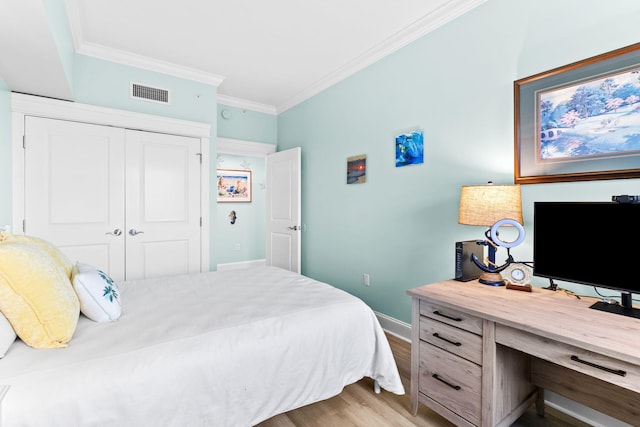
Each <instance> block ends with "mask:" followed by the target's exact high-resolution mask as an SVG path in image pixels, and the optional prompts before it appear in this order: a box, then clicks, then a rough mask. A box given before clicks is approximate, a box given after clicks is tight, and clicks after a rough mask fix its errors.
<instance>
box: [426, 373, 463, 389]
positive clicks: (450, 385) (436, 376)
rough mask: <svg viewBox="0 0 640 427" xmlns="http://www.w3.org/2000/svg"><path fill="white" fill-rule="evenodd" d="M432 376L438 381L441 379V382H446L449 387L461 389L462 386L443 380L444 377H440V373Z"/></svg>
mask: <svg viewBox="0 0 640 427" xmlns="http://www.w3.org/2000/svg"><path fill="white" fill-rule="evenodd" d="M431 376H432V377H433V378H435V379H437V380H438V381H440V382H441V383H444V384H446V385H448V386H449V387H451V388H452V389H454V390H460V386H459V385H453V384H451V383H450V382H449V381H446V380H443V379H442V378H440V376H439V375H438V374H433V375H431Z"/></svg>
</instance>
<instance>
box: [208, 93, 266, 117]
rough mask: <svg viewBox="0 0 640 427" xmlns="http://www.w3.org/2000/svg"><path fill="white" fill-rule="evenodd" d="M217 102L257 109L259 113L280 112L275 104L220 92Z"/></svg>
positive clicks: (252, 109)
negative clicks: (262, 102)
mask: <svg viewBox="0 0 640 427" xmlns="http://www.w3.org/2000/svg"><path fill="white" fill-rule="evenodd" d="M217 103H218V104H224V105H228V106H229V107H237V108H243V109H246V110H251V111H257V112H259V113H266V114H272V115H274V116H275V115H277V114H278V110H276V107H274V106H273V105H268V104H261V103H259V102H253V101H249V100H246V99H241V98H234V97H233V96H227V95H222V94H218V99H217Z"/></svg>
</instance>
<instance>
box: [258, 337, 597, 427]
mask: <svg viewBox="0 0 640 427" xmlns="http://www.w3.org/2000/svg"><path fill="white" fill-rule="evenodd" d="M387 338H388V339H389V343H390V344H391V349H392V351H393V354H394V356H395V359H396V364H397V365H398V371H399V372H400V376H401V377H402V383H403V385H404V387H405V390H406V394H405V395H403V396H398V395H395V394H393V393H389V392H387V391H386V390H382V391H381V392H380V394H375V393H374V392H373V380H371V379H370V378H364V379H362V380H360V381H358V382H357V383H355V384H351V385H349V386H347V387H345V389H344V390H343V391H342V393H340V394H339V395H338V396H335V397H333V398H331V399H328V400H324V401H322V402H318V403H314V404H312V405H308V406H304V407H302V408H299V409H296V410H293V411H289V412H287V413H284V414H281V415H277V416H275V417H273V418H270V419H268V420H266V421H264V422H262V423H260V424H258V426H259V427H378V426H379V427H389V426H393V427H403V426H419V427H446V426H453V424H451V423H449V422H448V421H447V420H445V419H444V418H442V417H440V416H439V415H438V414H436V413H435V412H433V411H431V410H430V409H428V408H426V407H425V406H424V405H420V409H419V411H418V415H417V416H415V417H414V416H412V415H411V412H410V409H409V408H410V403H409V382H410V378H411V345H410V344H409V343H408V342H406V341H404V340H402V339H399V338H397V337H395V336H392V335H387ZM546 413H547V415H546V417H545V418H541V417H538V416H537V415H536V414H535V411H534V409H533V408H530V410H529V411H528V412H527V413H525V414H524V415H522V417H520V419H518V421H517V422H516V423H514V424H513V425H512V427H550V426H558V427H569V426H572V427H576V426H579V427H588V425H587V424H584V423H581V422H579V421H577V420H574V419H572V418H569V417H568V416H566V415H564V414H562V413H560V412H557V411H554V410H553V409H552V408H546Z"/></svg>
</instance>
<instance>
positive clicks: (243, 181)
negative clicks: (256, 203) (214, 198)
mask: <svg viewBox="0 0 640 427" xmlns="http://www.w3.org/2000/svg"><path fill="white" fill-rule="evenodd" d="M216 175H217V181H218V203H221V202H222V203H223V202H251V171H249V170H232V169H218V170H217V174H216Z"/></svg>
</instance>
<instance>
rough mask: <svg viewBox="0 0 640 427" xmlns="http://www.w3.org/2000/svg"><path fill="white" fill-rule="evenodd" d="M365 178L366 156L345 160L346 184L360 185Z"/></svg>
mask: <svg viewBox="0 0 640 427" xmlns="http://www.w3.org/2000/svg"><path fill="white" fill-rule="evenodd" d="M366 178H367V156H366V154H362V155H360V156H352V157H348V158H347V184H362V183H363V182H365V181H366Z"/></svg>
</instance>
